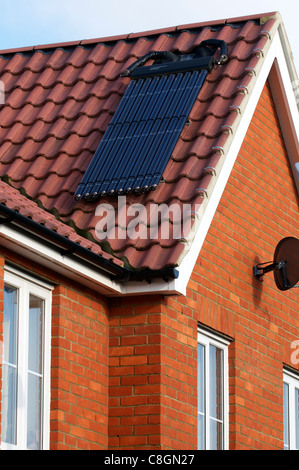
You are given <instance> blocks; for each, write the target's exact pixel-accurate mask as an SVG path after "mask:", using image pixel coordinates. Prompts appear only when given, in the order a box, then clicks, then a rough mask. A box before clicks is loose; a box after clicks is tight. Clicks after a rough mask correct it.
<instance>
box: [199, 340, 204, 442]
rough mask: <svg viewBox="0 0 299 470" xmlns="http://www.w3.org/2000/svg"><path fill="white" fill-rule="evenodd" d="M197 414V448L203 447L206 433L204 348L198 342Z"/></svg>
mask: <svg viewBox="0 0 299 470" xmlns="http://www.w3.org/2000/svg"><path fill="white" fill-rule="evenodd" d="M197 354H198V369H197V379H198V394H197V401H198V415H197V441H198V442H197V445H198V449H200V450H203V449H205V445H206V435H205V364H204V363H205V348H204V346H203V345H202V344H198V348H197Z"/></svg>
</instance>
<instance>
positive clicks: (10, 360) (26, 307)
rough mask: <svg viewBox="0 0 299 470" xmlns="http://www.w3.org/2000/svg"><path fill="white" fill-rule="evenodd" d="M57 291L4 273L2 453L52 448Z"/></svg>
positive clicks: (28, 278) (18, 273)
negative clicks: (53, 299)
mask: <svg viewBox="0 0 299 470" xmlns="http://www.w3.org/2000/svg"><path fill="white" fill-rule="evenodd" d="M50 331H51V286H47V284H46V283H45V282H43V281H40V282H39V281H38V280H37V279H35V278H33V277H31V276H29V275H28V276H27V275H25V274H24V273H23V272H21V271H18V270H17V269H13V268H10V267H7V269H5V273H4V308H3V364H2V390H1V395H2V401H1V414H0V419H1V423H0V424H1V441H0V445H1V450H25V449H47V448H48V447H49V424H50V422H49V414H50V355H51V352H50Z"/></svg>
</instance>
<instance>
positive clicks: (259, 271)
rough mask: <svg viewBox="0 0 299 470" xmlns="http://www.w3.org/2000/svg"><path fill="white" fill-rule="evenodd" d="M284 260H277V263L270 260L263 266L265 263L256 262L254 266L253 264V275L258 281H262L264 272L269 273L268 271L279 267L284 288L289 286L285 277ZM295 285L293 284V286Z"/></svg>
mask: <svg viewBox="0 0 299 470" xmlns="http://www.w3.org/2000/svg"><path fill="white" fill-rule="evenodd" d="M286 263H287V262H286V261H278V262H277V263H273V262H271V263H270V264H268V265H267V266H265V267H263V266H264V265H265V264H267V263H260V264H257V265H256V266H253V275H254V276H255V277H256V278H257V279H258V280H259V281H260V282H263V276H264V275H265V274H266V273H269V272H270V271H274V270H277V269H281V271H282V277H283V284H284V287H285V289H288V288H290V287H291V286H290V283H289V282H288V279H287V274H286ZM294 287H295V286H294Z"/></svg>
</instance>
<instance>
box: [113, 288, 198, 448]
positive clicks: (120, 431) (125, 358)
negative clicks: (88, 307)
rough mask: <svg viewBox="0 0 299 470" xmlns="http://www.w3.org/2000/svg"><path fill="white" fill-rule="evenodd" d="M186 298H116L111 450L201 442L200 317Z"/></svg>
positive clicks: (176, 446)
mask: <svg viewBox="0 0 299 470" xmlns="http://www.w3.org/2000/svg"><path fill="white" fill-rule="evenodd" d="M181 300H182V301H183V303H182V304H180V303H179V302H178V301H177V299H172V298H165V299H163V297H160V296H152V297H151V296H148V297H145V298H144V297H132V298H126V299H113V300H112V301H111V304H110V315H111V317H110V388H109V446H110V448H111V449H113V448H122V449H129V448H135V449H146V448H151V449H155V448H156V449H163V448H165V449H170V448H175V449H179V448H184V447H185V446H186V442H188V445H189V446H191V447H189V448H192V447H195V446H196V416H197V414H196V401H197V399H196V367H197V362H196V319H194V318H193V317H192V312H191V311H188V307H186V299H184V298H182V299H181Z"/></svg>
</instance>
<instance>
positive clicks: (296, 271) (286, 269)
mask: <svg viewBox="0 0 299 470" xmlns="http://www.w3.org/2000/svg"><path fill="white" fill-rule="evenodd" d="M265 265H267V266H265ZM262 266H265V267H262ZM269 271H274V281H275V284H276V286H277V288H278V289H279V290H283V291H284V290H288V289H291V288H292V287H295V286H296V284H297V282H299V240H298V239H297V238H294V237H286V238H283V239H282V240H280V242H279V243H278V245H277V246H276V248H275V251H274V259H273V262H271V263H270V264H267V263H262V264H258V265H257V266H253V275H254V276H255V277H257V278H258V279H259V281H261V282H262V281H263V279H262V278H263V275H264V274H266V273H267V272H269Z"/></svg>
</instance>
